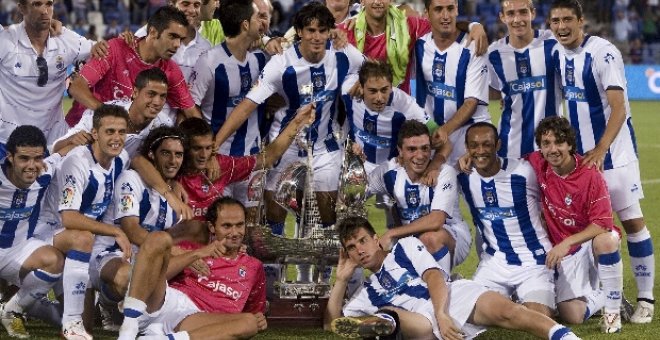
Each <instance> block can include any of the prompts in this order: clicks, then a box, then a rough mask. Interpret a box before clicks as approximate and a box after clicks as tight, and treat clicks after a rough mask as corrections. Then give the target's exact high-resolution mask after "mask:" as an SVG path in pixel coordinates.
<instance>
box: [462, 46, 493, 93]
mask: <svg viewBox="0 0 660 340" xmlns="http://www.w3.org/2000/svg"><path fill="white" fill-rule="evenodd" d="M473 44H474V43H473ZM472 46H473V45H472ZM470 59H471V60H470V64H469V65H468V70H467V78H466V80H465V95H464V99H467V98H475V99H476V100H478V101H479V103H480V104H488V84H489V82H490V78H489V76H488V65H487V61H486V56H477V55H476V53H475V52H474V50H470ZM461 85H462V84H461Z"/></svg>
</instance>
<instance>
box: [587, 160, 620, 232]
mask: <svg viewBox="0 0 660 340" xmlns="http://www.w3.org/2000/svg"><path fill="white" fill-rule="evenodd" d="M590 173H591V181H590V184H591V185H589V211H588V214H589V223H591V224H596V225H598V226H600V227H601V228H603V229H605V230H612V229H614V219H613V218H612V202H611V199H610V194H609V192H608V190H607V184H606V182H605V179H604V178H603V175H602V174H601V173H600V172H598V171H595V170H594V171H590Z"/></svg>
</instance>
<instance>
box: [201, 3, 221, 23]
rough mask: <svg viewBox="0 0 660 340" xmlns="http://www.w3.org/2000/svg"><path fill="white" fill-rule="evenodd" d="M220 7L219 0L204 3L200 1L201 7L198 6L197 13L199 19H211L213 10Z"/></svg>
mask: <svg viewBox="0 0 660 340" xmlns="http://www.w3.org/2000/svg"><path fill="white" fill-rule="evenodd" d="M217 8H220V1H219V0H209V1H208V2H207V3H206V5H205V4H204V2H203V1H202V7H201V8H200V11H199V15H200V20H201V21H208V20H211V19H213V13H215V10H216V9H217Z"/></svg>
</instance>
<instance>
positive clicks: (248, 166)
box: [217, 155, 257, 184]
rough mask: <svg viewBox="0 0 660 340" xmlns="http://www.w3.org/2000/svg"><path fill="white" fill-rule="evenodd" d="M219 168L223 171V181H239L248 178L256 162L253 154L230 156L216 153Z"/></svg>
mask: <svg viewBox="0 0 660 340" xmlns="http://www.w3.org/2000/svg"><path fill="white" fill-rule="evenodd" d="M217 157H218V164H219V165H220V169H223V172H224V173H225V175H224V176H226V177H225V178H226V179H225V183H227V184H229V183H234V182H240V181H244V180H246V179H248V178H249V177H250V174H251V173H252V170H253V169H254V166H255V164H256V162H257V158H256V157H255V156H245V157H232V156H226V155H217Z"/></svg>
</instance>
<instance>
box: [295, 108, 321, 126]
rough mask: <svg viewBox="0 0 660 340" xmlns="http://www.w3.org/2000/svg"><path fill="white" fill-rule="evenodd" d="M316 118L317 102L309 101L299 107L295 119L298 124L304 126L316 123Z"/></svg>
mask: <svg viewBox="0 0 660 340" xmlns="http://www.w3.org/2000/svg"><path fill="white" fill-rule="evenodd" d="M315 119H316V103H309V104H307V105H305V106H303V107H301V108H299V109H298V112H297V113H296V117H295V118H294V121H295V122H296V124H298V126H301V127H302V126H304V125H308V124H312V123H314V120H315Z"/></svg>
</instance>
